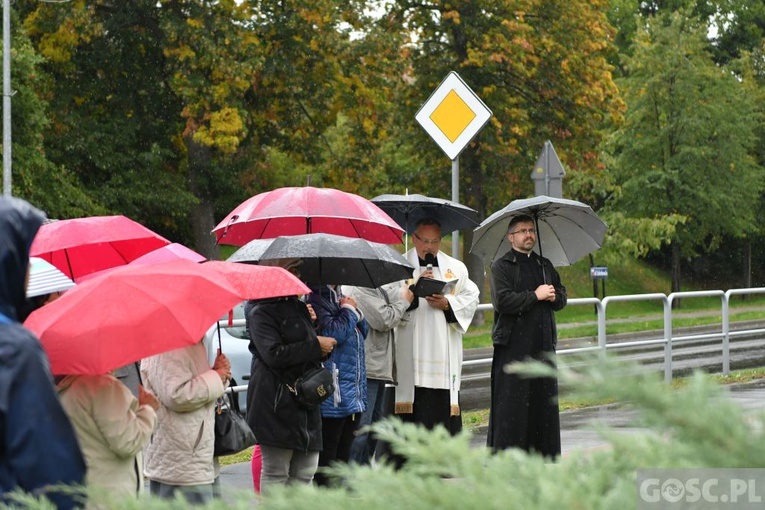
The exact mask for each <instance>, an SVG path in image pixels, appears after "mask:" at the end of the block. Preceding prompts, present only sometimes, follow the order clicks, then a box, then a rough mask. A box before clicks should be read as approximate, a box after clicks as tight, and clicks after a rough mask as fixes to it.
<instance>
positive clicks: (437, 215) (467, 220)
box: [372, 194, 478, 234]
mask: <svg viewBox="0 0 765 510" xmlns="http://www.w3.org/2000/svg"><path fill="white" fill-rule="evenodd" d="M372 202H374V203H375V205H377V207H379V208H380V209H382V210H383V211H385V212H386V213H388V216H390V217H391V218H393V221H395V222H396V223H398V224H399V225H400V226H401V228H403V229H404V230H405V231H406V233H407V234H411V233H413V232H414V228H415V225H417V222H418V221H419V220H421V219H422V218H433V219H435V220H437V221H438V222H439V223H440V224H441V232H442V233H443V234H446V233H448V232H454V231H455V230H465V229H473V228H475V227H476V226H477V225H478V211H476V210H475V209H471V208H470V207H467V206H465V205H462V204H459V203H457V202H452V201H451V200H445V199H443V198H432V197H426V196H425V195H417V194H414V195H380V196H377V197H375V198H373V199H372Z"/></svg>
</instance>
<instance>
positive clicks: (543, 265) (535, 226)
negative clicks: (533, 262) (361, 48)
mask: <svg viewBox="0 0 765 510" xmlns="http://www.w3.org/2000/svg"><path fill="white" fill-rule="evenodd" d="M534 229H535V230H536V231H537V243H539V258H541V259H542V283H545V284H546V283H547V275H546V274H545V260H544V257H543V256H542V239H540V237H539V216H537V215H534Z"/></svg>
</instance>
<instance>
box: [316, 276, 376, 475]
mask: <svg viewBox="0 0 765 510" xmlns="http://www.w3.org/2000/svg"><path fill="white" fill-rule="evenodd" d="M311 290H312V291H313V292H312V293H311V294H309V295H308V304H310V305H311V306H313V309H314V310H315V311H316V315H317V321H318V326H317V332H318V334H319V335H324V336H329V337H332V338H335V339H336V340H337V346H336V347H335V349H334V350H333V351H332V354H331V355H330V357H329V359H328V360H327V361H326V362H325V363H324V366H326V367H327V369H329V370H330V371H331V372H332V373H333V374H334V376H335V378H336V381H335V394H334V395H333V396H331V397H330V398H328V399H327V400H325V401H324V402H323V403H322V404H321V424H322V425H321V426H322V443H323V449H322V451H321V453H320V454H319V468H321V467H324V466H329V465H330V464H332V463H333V462H348V461H349V459H350V453H351V444H352V443H353V439H354V436H355V432H356V427H357V425H358V419H357V418H358V416H357V415H360V414H361V413H362V412H363V411H364V410H365V409H366V405H367V374H366V366H365V362H364V339H365V338H366V336H367V331H368V330H369V326H368V324H367V321H366V319H364V316H363V315H362V313H361V311H359V310H358V309H357V308H356V301H355V300H354V299H353V298H351V297H346V296H342V295H341V294H340V292H339V288H336V286H335V285H322V286H312V287H311ZM315 481H316V483H317V484H318V485H328V479H327V477H326V475H324V474H322V472H321V469H320V470H319V472H317V473H316V477H315Z"/></svg>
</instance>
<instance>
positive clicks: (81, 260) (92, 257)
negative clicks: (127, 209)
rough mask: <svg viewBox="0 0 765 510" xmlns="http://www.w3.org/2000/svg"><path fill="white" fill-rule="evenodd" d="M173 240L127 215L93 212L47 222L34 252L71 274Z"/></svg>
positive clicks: (114, 262) (108, 265) (117, 262)
mask: <svg viewBox="0 0 765 510" xmlns="http://www.w3.org/2000/svg"><path fill="white" fill-rule="evenodd" d="M167 244H170V241H168V240H167V239H165V238H164V237H162V236H160V235H159V234H157V233H155V232H152V231H151V230H149V229H148V228H146V227H144V226H143V225H141V224H140V223H136V222H135V221H133V220H131V219H130V218H126V217H125V216H93V217H89V218H74V219H71V220H59V221H53V222H51V223H46V224H45V225H43V226H42V227H40V230H39V231H38V232H37V236H36V237H35V240H34V242H33V243H32V248H31V250H30V256H33V257H40V258H41V259H44V260H47V261H48V262H50V263H51V264H53V265H54V266H56V267H57V268H59V269H60V270H61V271H63V273H64V274H66V275H67V276H68V277H70V278H72V279H73V280H74V281H76V282H78V281H79V278H80V277H82V276H85V275H88V274H90V273H95V272H96V271H102V270H104V269H109V268H112V267H115V266H122V265H125V264H127V263H128V262H130V261H132V260H134V259H137V258H138V257H140V256H141V255H144V254H145V253H149V252H150V251H152V250H155V249H157V248H159V247H161V246H165V245H167Z"/></svg>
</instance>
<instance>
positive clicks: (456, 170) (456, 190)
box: [452, 156, 462, 260]
mask: <svg viewBox="0 0 765 510" xmlns="http://www.w3.org/2000/svg"><path fill="white" fill-rule="evenodd" d="M459 201H460V157H459V156H457V157H456V158H454V159H453V160H452V202H457V203H459ZM459 251H460V231H459V230H455V231H454V232H452V257H454V258H455V259H457V260H462V258H461V257H460V256H459Z"/></svg>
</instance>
